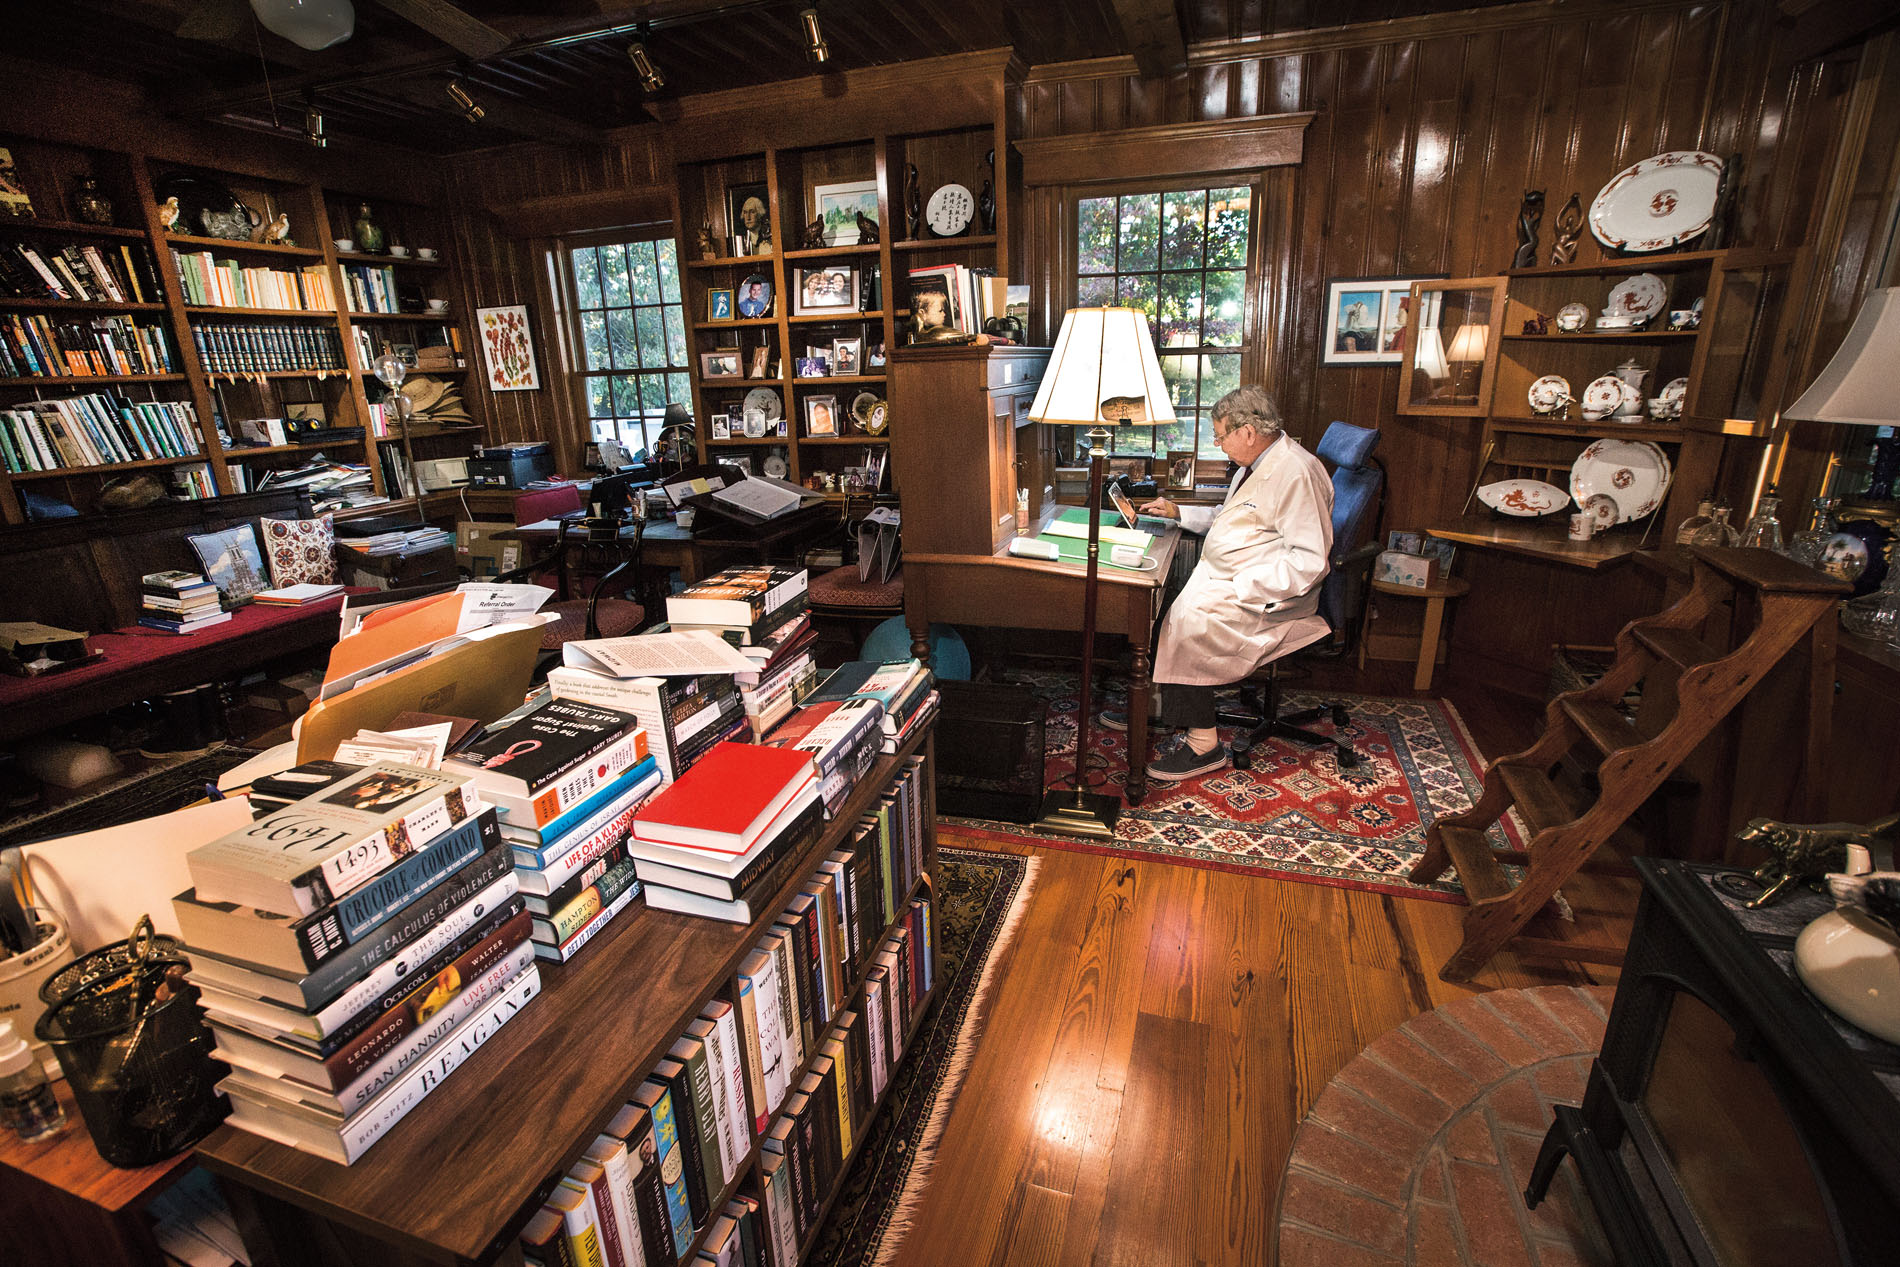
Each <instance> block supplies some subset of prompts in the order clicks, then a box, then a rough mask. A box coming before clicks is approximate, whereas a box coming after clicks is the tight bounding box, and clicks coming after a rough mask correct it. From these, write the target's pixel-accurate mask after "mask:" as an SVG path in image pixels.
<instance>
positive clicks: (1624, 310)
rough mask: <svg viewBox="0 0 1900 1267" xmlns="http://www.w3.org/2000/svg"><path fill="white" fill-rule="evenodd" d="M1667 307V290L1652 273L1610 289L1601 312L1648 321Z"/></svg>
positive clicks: (1621, 282) (1638, 276)
mask: <svg viewBox="0 0 1900 1267" xmlns="http://www.w3.org/2000/svg"><path fill="white" fill-rule="evenodd" d="M1668 306H1669V288H1668V287H1667V286H1665V285H1663V279H1662V278H1660V277H1658V276H1656V274H1654V273H1638V274H1636V276H1634V277H1625V278H1624V279H1623V280H1622V281H1620V282H1618V283H1617V284H1616V285H1614V286H1612V287H1610V301H1609V303H1607V304H1605V305H1604V308H1603V311H1604V312H1606V313H1609V314H1611V315H1613V316H1618V317H1628V318H1629V319H1630V320H1631V321H1648V320H1649V319H1650V318H1651V317H1653V316H1655V315H1656V314H1657V313H1659V312H1661V311H1662V310H1663V309H1664V308H1667V307H1668ZM1597 324H1598V325H1602V324H1603V323H1602V322H1600V321H1599V322H1598V323H1597Z"/></svg>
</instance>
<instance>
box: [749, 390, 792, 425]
mask: <svg viewBox="0 0 1900 1267" xmlns="http://www.w3.org/2000/svg"><path fill="white" fill-rule="evenodd" d="M743 408H745V409H763V410H764V411H765V420H766V421H767V422H777V421H778V420H779V418H781V417H782V416H784V413H785V406H784V405H783V404H781V403H780V402H779V398H778V393H777V392H775V391H773V390H772V389H771V388H770V387H754V388H753V389H752V390H751V391H749V392H747V393H746V394H745V404H744V406H743Z"/></svg>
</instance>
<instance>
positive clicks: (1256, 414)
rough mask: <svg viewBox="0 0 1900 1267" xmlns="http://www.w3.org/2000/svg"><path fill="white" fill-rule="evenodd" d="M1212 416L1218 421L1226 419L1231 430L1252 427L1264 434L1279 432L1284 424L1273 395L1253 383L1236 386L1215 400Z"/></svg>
mask: <svg viewBox="0 0 1900 1267" xmlns="http://www.w3.org/2000/svg"><path fill="white" fill-rule="evenodd" d="M1212 417H1213V419H1214V420H1215V421H1216V422H1218V421H1220V420H1222V419H1225V420H1226V421H1227V426H1228V429H1229V430H1231V429H1233V428H1234V427H1252V428H1253V429H1254V430H1256V431H1258V432H1259V433H1260V434H1261V435H1263V436H1270V435H1273V434H1275V433H1277V432H1278V431H1279V430H1280V428H1281V426H1282V425H1283V424H1282V423H1281V421H1280V409H1279V406H1277V405H1275V404H1274V403H1273V397H1271V396H1269V395H1268V394H1267V389H1266V388H1264V387H1256V386H1255V385H1254V384H1252V383H1248V384H1247V385H1246V386H1244V387H1236V388H1234V390H1233V391H1230V392H1228V393H1227V394H1226V395H1225V396H1222V397H1221V398H1220V399H1219V400H1217V401H1215V402H1214V412H1213V414H1212Z"/></svg>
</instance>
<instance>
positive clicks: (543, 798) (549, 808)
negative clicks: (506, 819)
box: [523, 729, 647, 824]
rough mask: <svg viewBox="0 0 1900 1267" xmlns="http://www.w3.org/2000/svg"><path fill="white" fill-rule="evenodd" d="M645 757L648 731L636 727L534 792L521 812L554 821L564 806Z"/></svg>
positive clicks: (537, 819) (527, 817)
mask: <svg viewBox="0 0 1900 1267" xmlns="http://www.w3.org/2000/svg"><path fill="white" fill-rule="evenodd" d="M646 757H647V733H646V731H644V730H640V729H635V730H634V731H632V732H631V733H630V734H627V735H625V736H623V737H622V738H621V739H620V741H619V742H617V743H615V744H613V745H611V746H609V747H608V748H606V749H604V750H603V751H600V752H597V753H595V754H594V755H592V756H590V757H588V758H587V759H586V760H585V761H583V762H581V763H580V764H579V765H577V766H575V767H574V768H573V769H571V770H569V771H567V772H566V773H565V774H563V775H561V777H560V778H558V779H557V780H555V781H554V783H553V784H552V785H550V786H549V787H547V788H546V789H544V790H543V791H541V792H539V793H537V794H536V795H535V796H534V798H533V800H532V802H531V803H530V805H529V806H528V809H527V812H526V814H525V815H524V816H523V817H524V821H529V822H533V823H536V824H540V823H551V822H553V821H554V820H555V819H557V818H559V817H560V816H561V812H562V811H563V810H565V809H567V808H569V807H570V806H573V805H578V804H580V803H581V802H582V801H584V800H586V799H587V798H588V797H589V796H592V795H593V794H594V793H595V792H597V791H599V790H600V789H601V788H603V787H605V786H606V785H607V784H608V783H610V782H612V781H613V780H614V778H615V777H617V776H618V775H619V774H621V773H622V772H623V771H625V770H629V769H631V768H632V767H634V766H636V765H638V764H639V763H640V762H642V761H645V760H646Z"/></svg>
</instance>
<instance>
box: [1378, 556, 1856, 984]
mask: <svg viewBox="0 0 1900 1267" xmlns="http://www.w3.org/2000/svg"><path fill="white" fill-rule="evenodd" d="M1689 553H1690V554H1691V555H1692V556H1693V569H1694V571H1693V578H1692V581H1691V584H1690V587H1689V590H1688V592H1687V593H1686V594H1684V595H1683V597H1682V598H1681V599H1679V600H1678V601H1677V602H1676V603H1675V604H1673V605H1672V606H1670V607H1669V608H1668V609H1666V610H1664V611H1662V612H1660V613H1658V614H1657V615H1654V616H1649V617H1645V618H1643V619H1640V620H1636V621H1632V622H1631V623H1630V624H1628V625H1626V626H1624V627H1623V629H1622V631H1621V632H1620V633H1618V634H1617V637H1616V659H1615V661H1614V663H1612V664H1611V666H1610V667H1609V669H1608V671H1606V672H1605V673H1604V675H1603V676H1602V677H1601V678H1599V679H1598V680H1597V681H1595V682H1593V683H1591V684H1590V685H1588V686H1586V687H1583V688H1582V689H1580V690H1576V691H1571V692H1569V693H1568V694H1565V695H1560V696H1558V697H1557V698H1556V699H1554V700H1552V701H1551V702H1550V704H1549V706H1548V707H1547V708H1546V709H1545V712H1544V730H1543V733H1542V734H1541V735H1539V736H1538V737H1537V740H1536V742H1534V743H1533V744H1532V745H1531V746H1530V747H1529V748H1526V749H1525V750H1524V751H1522V752H1519V753H1515V754H1513V755H1511V756H1508V757H1504V758H1502V759H1500V760H1498V761H1496V762H1494V763H1492V765H1491V766H1490V767H1489V768H1487V769H1486V770H1485V772H1484V792H1483V794H1482V795H1481V796H1480V797H1479V799H1478V803H1477V804H1476V805H1473V806H1472V807H1471V808H1470V809H1468V810H1466V811H1464V812H1463V813H1460V814H1454V815H1449V816H1447V817H1445V818H1441V819H1439V820H1438V821H1437V822H1435V823H1433V824H1432V826H1431V828H1430V830H1429V831H1428V832H1427V833H1426V838H1425V839H1426V847H1425V854H1424V856H1423V857H1422V858H1420V859H1419V861H1418V864H1417V865H1416V866H1415V867H1413V868H1412V873H1411V880H1412V881H1413V883H1415V884H1425V883H1429V882H1430V881H1432V880H1436V879H1437V878H1438V877H1439V876H1440V875H1443V874H1444V872H1445V869H1446V868H1447V867H1456V868H1457V870H1458V878H1459V879H1460V880H1461V881H1462V882H1463V884H1464V888H1465V895H1466V897H1467V899H1468V900H1469V902H1470V906H1471V909H1470V910H1469V911H1467V912H1466V913H1465V927H1464V941H1463V943H1462V944H1461V945H1460V946H1459V947H1458V950H1457V951H1456V953H1454V954H1453V955H1452V957H1451V958H1450V959H1449V960H1447V961H1446V962H1445V965H1444V967H1443V968H1441V969H1440V970H1439V976H1441V977H1443V978H1444V979H1445V980H1447V981H1465V980H1468V979H1469V978H1470V977H1471V974H1472V973H1474V972H1476V971H1477V970H1478V969H1479V968H1480V967H1481V966H1483V964H1484V963H1485V961H1486V960H1488V959H1490V957H1491V956H1492V955H1494V954H1496V953H1497V952H1498V951H1499V950H1500V949H1502V948H1503V947H1504V946H1505V945H1506V944H1507V943H1508V944H1509V945H1510V946H1511V948H1512V949H1513V950H1515V951H1518V952H1520V953H1524V954H1529V955H1539V956H1548V957H1554V958H1559V959H1569V960H1577V961H1581V962H1585V963H1621V962H1622V950H1621V948H1620V947H1614V946H1595V945H1590V944H1587V943H1584V942H1581V941H1568V940H1565V939H1562V938H1552V937H1530V936H1525V935H1524V934H1523V929H1524V926H1525V924H1526V923H1527V922H1529V920H1530V919H1531V917H1532V916H1533V915H1535V914H1536V913H1537V912H1538V911H1539V910H1540V909H1541V908H1542V907H1543V905H1544V904H1545V903H1546V902H1548V901H1549V900H1550V898H1551V896H1552V895H1553V894H1555V893H1556V892H1557V890H1558V889H1559V888H1560V887H1561V886H1562V885H1563V884H1564V883H1565V881H1567V880H1569V879H1570V877H1571V876H1573V875H1575V874H1577V872H1579V871H1622V872H1625V873H1627V868H1624V867H1620V866H1618V865H1617V864H1615V863H1613V862H1610V861H1608V860H1599V859H1597V858H1596V856H1595V855H1596V854H1597V852H1598V850H1600V849H1601V848H1602V847H1603V845H1604V844H1605V842H1606V841H1608V840H1609V839H1610V838H1611V836H1612V835H1613V834H1614V833H1616V832H1617V831H1618V829H1619V828H1621V827H1622V826H1623V824H1624V822H1625V821H1626V820H1627V819H1628V818H1629V817H1630V815H1631V814H1633V813H1634V812H1635V811H1636V810H1637V808H1638V807H1639V806H1641V805H1642V804H1643V802H1644V801H1645V800H1647V799H1648V798H1649V796H1650V795H1651V794H1652V793H1653V792H1655V791H1656V789H1657V788H1658V787H1659V786H1660V785H1661V784H1662V782H1663V780H1665V779H1666V778H1668V777H1669V775H1670V772H1671V771H1673V770H1674V769H1675V768H1676V767H1677V766H1678V765H1679V764H1681V762H1682V761H1683V759H1684V758H1685V757H1687V756H1688V755H1689V754H1690V753H1691V752H1692V751H1694V749H1695V748H1696V745H1697V744H1699V743H1701V741H1702V740H1703V739H1704V738H1705V737H1706V736H1707V735H1708V734H1709V732H1710V731H1712V730H1714V729H1715V728H1716V727H1717V726H1718V725H1720V724H1721V722H1722V719H1723V718H1724V717H1726V716H1728V714H1729V713H1730V711H1731V710H1733V709H1734V708H1735V706H1736V705H1737V704H1738V703H1740V702H1741V701H1742V699H1743V698H1744V697H1746V696H1747V695H1748V693H1749V692H1750V691H1751V690H1753V689H1754V688H1755V686H1756V685H1757V684H1758V683H1759V682H1760V681H1761V680H1762V679H1763V677H1764V676H1765V675H1766V674H1767V673H1768V671H1769V670H1770V669H1772V668H1773V667H1774V666H1775V665H1776V664H1777V663H1778V662H1779V661H1780V660H1781V659H1782V657H1783V656H1786V655H1787V654H1788V653H1789V652H1790V651H1793V650H1794V649H1795V648H1797V647H1799V646H1801V645H1802V644H1803V643H1804V642H1805V643H1806V644H1807V649H1808V659H1807V666H1806V667H1807V670H1808V675H1809V677H1808V691H1807V694H1808V709H1807V717H1806V722H1807V734H1806V736H1805V746H1804V747H1803V748H1801V753H1802V757H1803V759H1804V765H1803V767H1802V769H1803V772H1804V780H1805V785H1806V787H1807V788H1808V789H1810V791H1811V793H1812V792H1813V791H1814V790H1817V789H1819V788H1821V787H1822V786H1823V785H1824V782H1825V779H1824V771H1823V765H1824V758H1825V749H1826V744H1827V741H1828V725H1829V719H1830V715H1831V711H1832V702H1833V686H1834V683H1833V676H1834V674H1833V668H1834V626H1835V621H1834V610H1835V605H1836V603H1837V602H1838V601H1839V600H1840V598H1841V596H1843V595H1845V594H1846V593H1847V592H1848V586H1847V585H1845V584H1843V583H1842V582H1839V581H1836V580H1834V579H1833V578H1831V577H1828V576H1824V575H1822V574H1821V573H1819V572H1817V571H1815V570H1813V569H1812V568H1807V567H1803V566H1801V565H1799V564H1796V563H1792V562H1790V561H1788V560H1787V559H1784V558H1782V557H1781V556H1780V555H1778V554H1774V553H1772V552H1771V551H1767V550H1741V549H1710V548H1704V547H1700V546H1697V547H1691V548H1690V550H1689ZM1725 605H1727V606H1728V607H1729V608H1730V612H1729V617H1730V621H1731V625H1730V628H1731V631H1732V634H1731V637H1730V639H1729V644H1730V645H1731V646H1733V648H1734V649H1733V650H1731V651H1728V652H1723V651H1721V650H1719V649H1717V648H1715V647H1712V646H1709V645H1708V644H1706V643H1705V642H1703V641H1702V639H1701V637H1700V636H1699V631H1701V630H1702V629H1704V627H1705V625H1707V623H1708V622H1709V620H1710V618H1711V617H1715V616H1719V615H1722V614H1723V608H1724V606H1725ZM1645 682H1653V683H1654V684H1655V686H1656V687H1657V688H1658V692H1659V695H1660V696H1661V697H1663V698H1667V697H1668V694H1669V691H1668V687H1670V686H1671V685H1672V686H1673V697H1674V703H1675V707H1674V710H1673V712H1667V710H1665V715H1663V716H1658V717H1653V718H1648V717H1646V719H1645V722H1644V724H1642V725H1641V726H1640V727H1639V725H1638V723H1637V722H1636V721H1635V720H1633V719H1632V718H1630V717H1629V716H1626V715H1625V714H1624V713H1623V712H1622V710H1621V709H1620V708H1619V707H1618V704H1619V702H1620V701H1621V700H1622V699H1623V698H1624V696H1625V694H1626V693H1627V692H1628V691H1629V690H1630V689H1631V688H1632V687H1635V686H1637V685H1639V684H1642V683H1645ZM1789 721H1790V724H1791V727H1792V725H1793V723H1794V721H1795V719H1792V718H1791V719H1789ZM1790 738H1791V740H1792V739H1793V736H1792V735H1791V736H1790ZM1579 743H1583V744H1587V745H1589V746H1591V747H1594V748H1595V749H1596V751H1597V752H1598V753H1600V754H1601V755H1602V760H1601V763H1600V764H1599V765H1598V766H1597V783H1598V789H1599V790H1598V793H1597V797H1596V799H1595V801H1593V802H1591V803H1590V804H1588V805H1586V806H1583V807H1582V808H1581V809H1578V808H1575V807H1573V806H1572V805H1571V803H1570V801H1569V798H1568V797H1567V796H1566V795H1565V793H1564V792H1563V791H1562V789H1560V788H1559V787H1558V786H1557V785H1556V784H1555V783H1554V782H1553V781H1552V778H1551V770H1552V768H1553V767H1555V766H1556V765H1557V763H1558V762H1559V761H1560V760H1561V759H1562V758H1563V757H1564V756H1565V754H1567V753H1568V752H1570V750H1571V749H1572V747H1573V746H1576V745H1578V744H1579ZM1790 747H1791V749H1792V747H1793V744H1792V743H1791V745H1790ZM1512 808H1515V809H1516V810H1517V811H1518V813H1519V815H1520V816H1521V817H1522V818H1523V819H1524V820H1525V822H1526V823H1527V824H1528V826H1529V829H1530V843H1529V846H1528V847H1527V848H1526V849H1524V850H1522V851H1519V850H1503V849H1493V848H1491V845H1490V843H1489V841H1488V840H1487V839H1486V836H1485V832H1486V830H1487V829H1488V828H1489V827H1490V826H1491V825H1492V824H1494V823H1496V822H1497V821H1498V820H1499V819H1500V818H1501V817H1502V816H1503V815H1504V813H1505V811H1507V810H1509V809H1512ZM1503 863H1516V864H1518V865H1521V866H1523V867H1524V868H1525V871H1524V873H1523V876H1522V878H1521V879H1520V880H1519V881H1518V883H1517V884H1516V885H1513V884H1512V883H1511V881H1510V879H1509V877H1508V876H1506V875H1505V873H1504V870H1503V867H1502V865H1501V864H1503Z"/></svg>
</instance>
